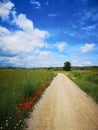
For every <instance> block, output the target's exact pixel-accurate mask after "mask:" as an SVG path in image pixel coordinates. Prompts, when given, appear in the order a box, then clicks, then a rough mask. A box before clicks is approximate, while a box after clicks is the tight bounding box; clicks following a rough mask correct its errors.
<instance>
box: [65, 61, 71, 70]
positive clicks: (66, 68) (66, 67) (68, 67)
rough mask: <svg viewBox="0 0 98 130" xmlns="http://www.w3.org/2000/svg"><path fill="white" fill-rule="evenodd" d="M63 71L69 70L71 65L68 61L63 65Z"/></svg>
mask: <svg viewBox="0 0 98 130" xmlns="http://www.w3.org/2000/svg"><path fill="white" fill-rule="evenodd" d="M64 70H66V71H70V70H71V63H70V62H69V61H67V62H65V63H64Z"/></svg>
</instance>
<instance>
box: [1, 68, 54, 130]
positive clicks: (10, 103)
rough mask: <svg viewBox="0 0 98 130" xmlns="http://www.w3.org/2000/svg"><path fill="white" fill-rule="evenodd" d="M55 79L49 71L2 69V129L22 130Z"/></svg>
mask: <svg viewBox="0 0 98 130" xmlns="http://www.w3.org/2000/svg"><path fill="white" fill-rule="evenodd" d="M53 77H54V73H52V72H51V71H48V70H33V69H0V129H2V130H14V129H16V130H22V128H23V127H24V126H25V125H26V124H25V121H24V119H25V118H27V117H28V115H29V112H30V111H31V110H32V109H31V108H33V106H34V104H35V103H36V102H37V100H38V99H39V98H40V96H41V94H42V92H43V91H44V89H45V88H46V87H47V86H48V85H49V83H50V82H51V80H52V79H53Z"/></svg>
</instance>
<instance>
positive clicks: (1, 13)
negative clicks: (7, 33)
mask: <svg viewBox="0 0 98 130" xmlns="http://www.w3.org/2000/svg"><path fill="white" fill-rule="evenodd" d="M13 7H14V4H13V3H12V2H11V1H8V2H6V3H3V2H0V17H1V19H2V20H7V19H8V18H9V15H10V13H11V10H12V8H13Z"/></svg>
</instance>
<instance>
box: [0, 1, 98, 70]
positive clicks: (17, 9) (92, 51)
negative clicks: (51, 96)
mask: <svg viewBox="0 0 98 130" xmlns="http://www.w3.org/2000/svg"><path fill="white" fill-rule="evenodd" d="M66 61H70V62H71V64H72V66H93V65H95V66H96V65H98V0H0V66H13V67H26V68H32V67H55V66H64V62H66Z"/></svg>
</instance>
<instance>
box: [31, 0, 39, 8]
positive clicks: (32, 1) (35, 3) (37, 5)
mask: <svg viewBox="0 0 98 130" xmlns="http://www.w3.org/2000/svg"><path fill="white" fill-rule="evenodd" d="M30 3H31V4H32V5H35V8H36V9H40V8H41V4H40V2H39V1H34V0H31V1H30Z"/></svg>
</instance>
